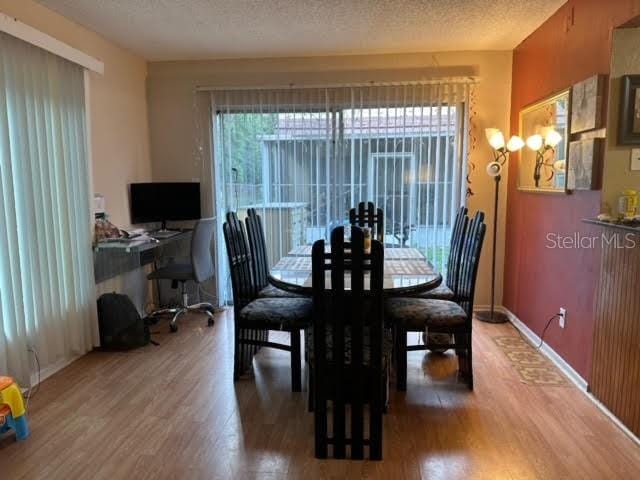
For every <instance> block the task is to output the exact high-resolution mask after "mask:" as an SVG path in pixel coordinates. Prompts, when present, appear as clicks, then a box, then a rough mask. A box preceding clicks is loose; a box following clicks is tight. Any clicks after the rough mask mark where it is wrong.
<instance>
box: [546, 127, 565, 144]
mask: <svg viewBox="0 0 640 480" xmlns="http://www.w3.org/2000/svg"><path fill="white" fill-rule="evenodd" d="M561 141H562V135H560V134H559V133H558V132H557V131H555V130H549V131H548V132H547V133H546V135H545V136H544V143H545V145H548V146H550V147H551V148H555V146H556V145H558V144H559V143H560V142H561Z"/></svg>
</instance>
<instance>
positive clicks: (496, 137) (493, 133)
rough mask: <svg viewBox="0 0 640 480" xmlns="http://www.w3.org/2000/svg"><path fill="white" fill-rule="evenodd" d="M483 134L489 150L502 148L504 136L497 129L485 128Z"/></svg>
mask: <svg viewBox="0 0 640 480" xmlns="http://www.w3.org/2000/svg"><path fill="white" fill-rule="evenodd" d="M484 133H485V135H486V136H487V141H488V142H489V145H491V148H493V149H494V150H500V149H502V148H504V135H503V134H502V132H501V131H500V130H498V129H497V128H487V129H486V130H485V131H484Z"/></svg>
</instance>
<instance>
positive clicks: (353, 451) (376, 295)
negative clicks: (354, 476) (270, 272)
mask: <svg viewBox="0 0 640 480" xmlns="http://www.w3.org/2000/svg"><path fill="white" fill-rule="evenodd" d="M312 264H313V272H312V285H313V311H314V317H313V339H314V344H313V349H314V360H313V364H312V365H310V368H309V371H310V396H311V397H312V399H313V410H314V417H315V422H314V423H315V455H316V457H317V458H327V455H328V446H329V445H331V446H332V453H333V457H334V458H346V451H347V446H349V447H350V456H351V458H353V459H361V458H363V456H364V447H365V446H368V447H369V458H371V459H372V460H380V459H381V458H382V415H383V411H384V397H385V384H386V371H385V370H384V367H383V352H382V343H383V328H384V324H383V323H384V322H383V295H382V292H383V264H384V251H383V247H382V244H381V243H380V242H378V241H375V240H373V241H372V246H371V253H370V254H369V255H365V253H364V234H363V232H362V230H361V229H360V228H357V227H355V228H352V230H351V242H345V241H344V227H338V228H336V229H334V230H333V232H332V233H331V253H325V242H324V240H319V241H317V242H315V243H314V245H313V249H312ZM327 271H330V272H331V273H330V275H331V286H330V287H329V288H327V286H326V272H327ZM366 271H369V272H370V277H369V280H370V282H371V283H370V288H369V290H368V291H366V290H365V283H364V282H365V272H366ZM345 273H346V274H347V276H348V277H350V282H351V285H350V290H348V291H345ZM365 302H370V309H369V313H368V314H367V312H366V310H365V308H363V305H364V304H365ZM365 315H366V318H365ZM347 326H348V327H349V329H350V335H349V337H350V340H349V338H347V335H346V333H345V327H347ZM365 327H366V328H368V329H369V342H370V346H369V349H370V350H369V359H368V363H367V364H365V359H364V329H365ZM328 329H330V330H328ZM327 335H330V338H331V344H332V347H331V358H329V357H328V352H327V343H326V339H327V337H326V336H327ZM346 342H350V344H349V345H348V346H350V351H351V359H350V362H349V363H347V362H346V360H345V343H346ZM328 402H331V403H332V408H331V412H332V417H333V418H332V428H331V430H332V433H331V435H329V434H328V423H329V419H328V415H327V403H328ZM365 404H368V405H369V435H368V438H365V432H364V431H365V413H364V406H365ZM347 406H349V407H350V432H351V433H350V437H349V438H348V437H347V433H346V430H347V428H346V427H347V421H346V412H347Z"/></svg>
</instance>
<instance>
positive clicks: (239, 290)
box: [222, 212, 312, 392]
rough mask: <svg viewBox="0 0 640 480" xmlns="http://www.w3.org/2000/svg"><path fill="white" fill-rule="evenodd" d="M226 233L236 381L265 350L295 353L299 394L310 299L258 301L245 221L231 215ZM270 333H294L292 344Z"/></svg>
mask: <svg viewBox="0 0 640 480" xmlns="http://www.w3.org/2000/svg"><path fill="white" fill-rule="evenodd" d="M222 231H223V234H224V240H225V246H226V249H227V257H228V259H229V270H230V272H231V287H232V290H233V311H234V326H235V333H234V339H235V340H234V347H235V349H234V368H233V379H234V381H236V380H237V379H238V378H240V376H241V375H242V374H243V373H244V372H245V371H246V370H247V368H248V367H250V366H251V364H252V359H253V356H254V355H255V354H256V353H257V352H258V350H259V349H260V348H261V347H270V348H277V349H279V350H286V351H289V352H291V389H292V390H293V391H294V392H299V391H301V389H302V381H301V373H302V370H301V346H300V333H301V332H302V331H303V330H304V328H306V327H308V326H309V325H310V324H311V310H312V301H311V299H310V298H258V288H257V285H256V282H255V278H254V269H253V265H252V260H251V253H250V250H249V246H248V243H247V238H246V235H245V232H244V227H243V224H242V222H240V221H239V220H238V217H237V215H236V214H235V213H234V212H229V213H227V221H226V222H225V223H224V225H223V227H222ZM270 330H281V331H286V332H289V333H290V337H291V342H290V344H289V345H287V344H281V343H275V342H270V341H269V331H270Z"/></svg>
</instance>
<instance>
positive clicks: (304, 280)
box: [269, 245, 442, 296]
mask: <svg viewBox="0 0 640 480" xmlns="http://www.w3.org/2000/svg"><path fill="white" fill-rule="evenodd" d="M311 249H312V246H311V245H302V246H298V247H295V248H293V249H292V250H291V251H289V252H288V253H287V254H286V255H284V256H283V257H282V258H280V260H278V262H277V263H276V264H275V265H274V266H273V267H272V268H271V270H270V272H269V283H271V285H273V286H275V287H277V288H280V289H282V290H285V291H287V292H290V293H296V294H302V295H308V296H311V295H312V288H311V272H312V262H311ZM325 251H326V252H327V253H329V251H330V247H329V246H328V245H327V246H326V247H325ZM383 275H384V278H383V291H384V294H385V295H389V296H399V295H403V296H404V295H415V294H418V293H423V292H428V291H430V290H433V289H435V288H437V287H438V286H440V284H441V283H442V275H441V274H440V273H439V272H438V271H437V270H436V269H435V268H434V266H433V264H432V263H431V262H430V261H429V260H428V259H427V258H426V257H425V256H424V255H423V254H422V252H420V251H419V250H418V249H416V248H410V247H399V246H385V247H384V273H383ZM326 278H327V282H330V272H327V274H326ZM368 285H369V282H367V281H365V288H367V286H368ZM345 289H347V290H348V289H349V281H348V279H345Z"/></svg>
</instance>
